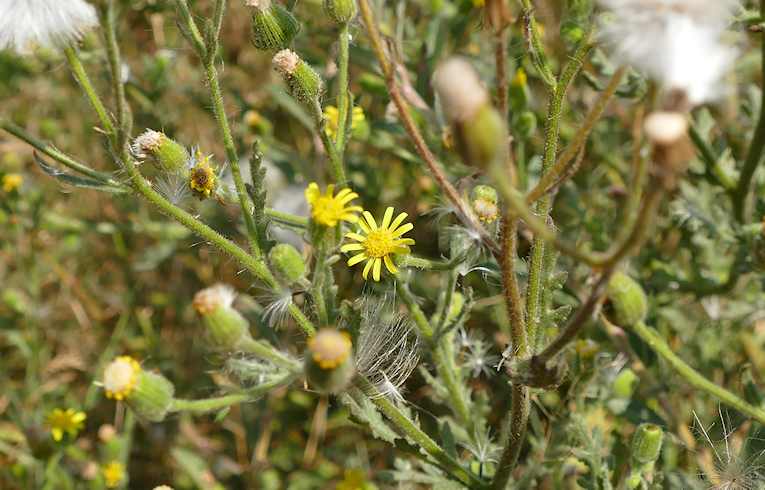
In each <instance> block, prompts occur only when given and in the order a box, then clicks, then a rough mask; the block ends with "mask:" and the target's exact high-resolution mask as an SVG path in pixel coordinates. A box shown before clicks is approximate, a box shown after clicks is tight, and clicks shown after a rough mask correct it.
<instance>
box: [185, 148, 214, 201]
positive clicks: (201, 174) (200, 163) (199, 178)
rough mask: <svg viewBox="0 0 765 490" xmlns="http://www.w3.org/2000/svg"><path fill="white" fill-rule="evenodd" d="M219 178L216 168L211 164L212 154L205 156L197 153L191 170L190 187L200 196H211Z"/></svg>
mask: <svg viewBox="0 0 765 490" xmlns="http://www.w3.org/2000/svg"><path fill="white" fill-rule="evenodd" d="M217 180H218V178H217V177H216V175H215V170H214V169H213V167H212V165H211V164H210V156H209V155H208V156H206V157H203V156H202V155H201V154H199V153H197V156H196V157H195V163H194V164H193V166H192V167H191V171H190V172H189V187H191V189H192V190H193V191H194V192H195V193H196V194H197V196H198V197H200V198H202V199H204V198H206V197H210V194H212V191H214V190H215V186H216V184H217Z"/></svg>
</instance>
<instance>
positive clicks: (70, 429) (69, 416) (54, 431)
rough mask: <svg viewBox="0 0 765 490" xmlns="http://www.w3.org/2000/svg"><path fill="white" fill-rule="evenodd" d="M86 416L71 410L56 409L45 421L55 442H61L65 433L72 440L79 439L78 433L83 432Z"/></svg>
mask: <svg viewBox="0 0 765 490" xmlns="http://www.w3.org/2000/svg"><path fill="white" fill-rule="evenodd" d="M85 419H86V415H85V413H84V412H77V411H75V410H73V409H71V408H67V409H66V410H62V409H60V408H56V409H54V410H53V411H52V412H50V413H49V414H48V416H47V417H46V419H45V422H46V425H47V426H48V427H49V428H50V433H51V435H52V436H53V440H55V441H60V440H61V439H63V438H64V433H66V434H69V435H70V436H71V437H72V438H74V437H77V433H78V432H80V430H82V427H83V423H84V422H85Z"/></svg>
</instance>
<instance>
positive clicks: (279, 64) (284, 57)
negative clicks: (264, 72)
mask: <svg viewBox="0 0 765 490" xmlns="http://www.w3.org/2000/svg"><path fill="white" fill-rule="evenodd" d="M272 63H273V65H274V67H275V68H276V69H277V70H279V71H280V72H282V73H284V74H286V75H292V74H293V73H295V70H296V69H297V66H298V63H300V56H298V55H297V53H295V52H294V51H292V50H291V49H282V50H281V51H279V52H278V53H276V54H275V55H274V59H273V60H272Z"/></svg>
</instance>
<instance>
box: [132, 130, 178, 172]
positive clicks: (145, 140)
mask: <svg viewBox="0 0 765 490" xmlns="http://www.w3.org/2000/svg"><path fill="white" fill-rule="evenodd" d="M131 150H132V152H133V155H134V156H135V157H136V158H138V159H139V160H146V159H151V160H152V161H154V163H156V164H157V165H158V166H159V167H160V168H161V169H162V170H164V171H166V172H177V171H179V170H181V169H183V168H184V167H185V165H186V162H187V161H188V159H189V152H188V151H186V148H185V147H184V146H183V145H181V144H180V143H178V142H176V141H174V140H172V139H170V138H168V137H167V136H166V135H165V133H162V132H159V131H154V130H153V129H147V130H146V131H144V132H143V133H142V134H141V135H140V136H137V137H136V138H135V139H134V140H133V144H132V145H131Z"/></svg>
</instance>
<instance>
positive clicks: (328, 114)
mask: <svg viewBox="0 0 765 490" xmlns="http://www.w3.org/2000/svg"><path fill="white" fill-rule="evenodd" d="M324 118H325V119H326V125H325V126H324V131H325V132H326V133H327V134H328V135H329V137H330V138H332V139H335V136H337V123H338V120H339V119H340V111H338V110H337V107H335V106H332V105H328V106H327V107H325V108H324ZM365 120H366V117H365V116H364V109H362V108H361V107H359V106H354V107H353V111H352V112H351V127H350V128H349V129H353V127H354V126H356V127H358V125H359V124H362V123H363V122H364V121H365Z"/></svg>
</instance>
